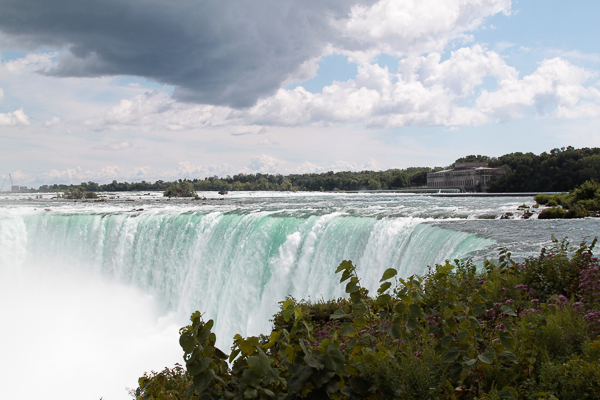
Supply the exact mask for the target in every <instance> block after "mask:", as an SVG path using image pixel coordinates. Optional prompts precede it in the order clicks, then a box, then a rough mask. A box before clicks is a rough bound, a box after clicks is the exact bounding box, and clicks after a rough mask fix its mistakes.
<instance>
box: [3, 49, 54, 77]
mask: <svg viewBox="0 0 600 400" xmlns="http://www.w3.org/2000/svg"><path fill="white" fill-rule="evenodd" d="M55 63H56V53H29V54H26V55H25V57H21V58H16V59H14V60H10V61H5V62H2V63H0V79H7V78H14V77H15V76H20V75H24V74H28V73H35V72H38V71H45V70H47V69H49V68H51V67H52V66H54V65H55Z"/></svg>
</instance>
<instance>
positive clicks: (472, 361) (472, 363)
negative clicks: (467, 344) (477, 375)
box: [465, 358, 477, 367]
mask: <svg viewBox="0 0 600 400" xmlns="http://www.w3.org/2000/svg"><path fill="white" fill-rule="evenodd" d="M476 362H477V359H476V358H471V359H469V360H467V361H465V364H466V365H468V366H469V367H472V366H473V365H475V363H476Z"/></svg>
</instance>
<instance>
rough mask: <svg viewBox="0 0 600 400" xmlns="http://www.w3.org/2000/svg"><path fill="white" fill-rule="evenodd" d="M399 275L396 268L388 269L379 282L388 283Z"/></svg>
mask: <svg viewBox="0 0 600 400" xmlns="http://www.w3.org/2000/svg"><path fill="white" fill-rule="evenodd" d="M397 274H398V271H397V270H395V269H394V268H388V269H386V270H385V272H384V273H383V276H382V277H381V280H379V282H383V281H387V280H388V279H390V278H393V277H394V276H396V275H397Z"/></svg>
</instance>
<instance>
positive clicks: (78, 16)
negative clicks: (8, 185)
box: [0, 0, 372, 107]
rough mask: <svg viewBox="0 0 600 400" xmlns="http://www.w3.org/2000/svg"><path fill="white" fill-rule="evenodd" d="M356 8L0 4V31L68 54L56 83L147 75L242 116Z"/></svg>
mask: <svg viewBox="0 0 600 400" xmlns="http://www.w3.org/2000/svg"><path fill="white" fill-rule="evenodd" d="M357 1H359V0H355V1H353V2H350V1H336V0H303V1H291V0H252V1H250V0H196V1H194V0H179V1H177V0H175V1H164V0H128V1H125V0H104V1H100V0H54V1H47V0H0V31H1V32H2V33H3V35H4V36H5V38H4V39H5V40H6V39H8V40H9V41H10V43H11V44H12V45H13V46H14V47H15V48H32V47H37V46H49V47H51V48H67V49H68V50H67V51H66V52H64V53H63V54H62V55H61V56H60V57H59V62H58V65H57V66H56V67H55V68H54V69H52V70H50V71H48V72H47V73H48V74H50V75H55V76H63V77H66V76H76V77H95V76H103V75H134V76H143V77H146V78H149V79H152V80H155V81H157V82H160V83H166V84H170V85H175V86H176V89H175V92H174V96H175V98H177V99H178V100H183V101H190V102H199V103H207V104H219V105H232V106H234V107H244V106H249V105H252V104H253V103H254V102H255V101H256V100H257V99H258V98H259V97H261V96H265V95H269V94H272V93H273V92H274V91H276V90H277V89H278V88H279V86H280V84H281V83H282V82H283V81H285V80H286V78H287V77H288V76H289V74H290V73H293V72H294V71H296V70H297V69H298V68H299V67H300V66H301V65H302V63H303V62H305V61H307V60H310V59H311V58H314V57H316V56H319V55H320V54H321V51H322V49H323V46H324V45H325V43H326V42H327V41H328V40H329V39H328V38H330V37H332V35H334V31H333V28H332V27H331V24H330V21H331V19H332V18H344V17H346V16H347V14H348V12H349V10H350V7H351V6H352V5H353V4H356V2H357ZM360 1H361V2H363V1H362V0H360ZM365 1H366V2H372V1H370V0H365Z"/></svg>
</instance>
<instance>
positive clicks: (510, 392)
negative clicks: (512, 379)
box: [498, 386, 519, 399]
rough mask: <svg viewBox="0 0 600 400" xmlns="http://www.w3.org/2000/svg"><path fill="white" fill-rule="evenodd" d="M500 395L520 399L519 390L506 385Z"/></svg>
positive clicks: (504, 397)
mask: <svg viewBox="0 0 600 400" xmlns="http://www.w3.org/2000/svg"><path fill="white" fill-rule="evenodd" d="M498 396H500V398H501V399H518V398H519V392H517V390H516V389H515V388H513V387H510V386H505V387H503V388H502V390H501V391H500V393H498Z"/></svg>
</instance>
